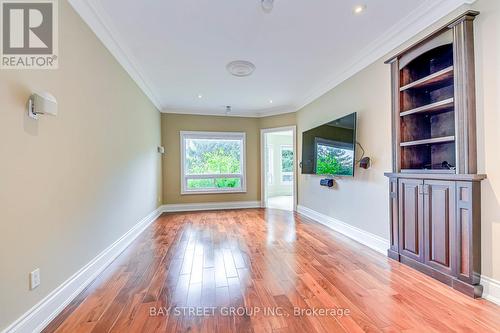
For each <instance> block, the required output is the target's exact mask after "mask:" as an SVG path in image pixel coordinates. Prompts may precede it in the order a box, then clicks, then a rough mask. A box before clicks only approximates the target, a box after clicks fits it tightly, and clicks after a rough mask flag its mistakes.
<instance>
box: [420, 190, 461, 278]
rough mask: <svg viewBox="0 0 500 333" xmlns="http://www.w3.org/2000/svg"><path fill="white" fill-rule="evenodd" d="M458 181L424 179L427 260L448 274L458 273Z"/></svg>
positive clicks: (427, 262)
mask: <svg viewBox="0 0 500 333" xmlns="http://www.w3.org/2000/svg"><path fill="white" fill-rule="evenodd" d="M455 193H456V191H455V182H451V181H441V180H426V181H425V183H424V198H425V202H424V214H425V218H424V221H425V223H424V229H425V232H424V243H425V264H426V265H428V266H430V267H432V268H434V269H436V270H439V271H441V272H443V273H446V274H449V275H451V274H453V273H455V264H456V261H455V260H454V259H455V258H454V257H452V255H453V254H454V252H455V251H454V249H455V208H456V203H455Z"/></svg>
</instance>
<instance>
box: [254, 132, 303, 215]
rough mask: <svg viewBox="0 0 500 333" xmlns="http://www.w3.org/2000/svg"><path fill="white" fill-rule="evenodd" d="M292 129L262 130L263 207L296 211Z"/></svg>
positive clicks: (294, 137)
mask: <svg viewBox="0 0 500 333" xmlns="http://www.w3.org/2000/svg"><path fill="white" fill-rule="evenodd" d="M295 132H296V129H295V126H289V127H279V128H269V129H262V130H261V138H260V142H261V198H262V203H261V204H262V207H266V208H274V209H281V210H288V211H294V210H296V206H297V204H296V193H297V191H296V183H297V182H296V172H297V167H296V166H297V163H296V161H297V157H296V153H295V152H296V147H295V143H296V133H295Z"/></svg>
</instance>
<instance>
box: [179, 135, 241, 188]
mask: <svg viewBox="0 0 500 333" xmlns="http://www.w3.org/2000/svg"><path fill="white" fill-rule="evenodd" d="M240 154H241V151H240V142H239V141H236V140H187V142H186V172H187V174H197V175H200V174H201V175H202V174H233V173H234V174H239V173H241V166H240V158H241V157H240ZM235 187H236V188H237V187H241V180H240V178H215V179H209V178H207V179H189V180H188V188H189V189H196V188H235Z"/></svg>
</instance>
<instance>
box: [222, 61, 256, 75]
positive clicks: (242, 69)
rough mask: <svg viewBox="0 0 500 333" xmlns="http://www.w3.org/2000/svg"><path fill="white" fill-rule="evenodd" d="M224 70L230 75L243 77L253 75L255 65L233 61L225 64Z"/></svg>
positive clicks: (248, 62)
mask: <svg viewBox="0 0 500 333" xmlns="http://www.w3.org/2000/svg"><path fill="white" fill-rule="evenodd" d="M226 68H227V71H228V72H229V73H231V75H234V76H238V77H244V76H249V75H251V74H252V73H253V71H254V70H255V65H254V64H252V63H251V62H250V61H245V60H235V61H231V62H230V63H229V64H227V66H226Z"/></svg>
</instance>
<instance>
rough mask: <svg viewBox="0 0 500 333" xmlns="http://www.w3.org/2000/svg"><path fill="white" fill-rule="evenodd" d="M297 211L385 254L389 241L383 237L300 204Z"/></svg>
mask: <svg viewBox="0 0 500 333" xmlns="http://www.w3.org/2000/svg"><path fill="white" fill-rule="evenodd" d="M297 212H298V213H300V214H302V215H304V216H306V217H308V218H310V219H312V220H314V221H316V222H318V223H321V224H323V225H325V226H327V227H329V228H330V229H333V230H335V231H337V232H339V233H341V234H343V235H345V236H347V237H349V238H351V239H353V240H355V241H357V242H358V243H361V244H363V245H366V246H368V247H369V248H371V249H373V250H375V251H377V252H379V253H381V254H383V255H387V249H388V248H389V247H390V243H389V240H387V239H385V238H382V237H380V236H377V235H374V234H372V233H369V232H368V231H365V230H362V229H359V228H356V227H354V226H352V225H350V224H347V223H345V222H342V221H340V220H337V219H335V218H333V217H331V216H327V215H325V214H322V213H319V212H317V211H315V210H313V209H311V208H307V207H305V206H302V205H298V206H297Z"/></svg>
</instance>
